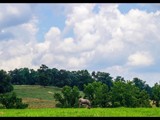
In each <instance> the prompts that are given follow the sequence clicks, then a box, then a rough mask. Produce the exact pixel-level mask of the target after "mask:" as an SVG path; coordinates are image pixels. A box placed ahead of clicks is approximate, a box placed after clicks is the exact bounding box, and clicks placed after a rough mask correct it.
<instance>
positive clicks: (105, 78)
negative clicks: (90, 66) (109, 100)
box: [92, 71, 113, 90]
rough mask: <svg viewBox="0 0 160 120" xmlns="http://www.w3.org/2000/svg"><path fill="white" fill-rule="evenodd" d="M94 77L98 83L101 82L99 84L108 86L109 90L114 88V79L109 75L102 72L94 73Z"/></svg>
mask: <svg viewBox="0 0 160 120" xmlns="http://www.w3.org/2000/svg"><path fill="white" fill-rule="evenodd" d="M92 76H93V78H94V79H96V81H99V82H102V83H104V84H106V85H107V86H108V88H109V90H110V89H111V87H112V86H113V81H112V77H111V76H110V74H109V73H105V72H100V71H98V72H97V73H95V72H92Z"/></svg>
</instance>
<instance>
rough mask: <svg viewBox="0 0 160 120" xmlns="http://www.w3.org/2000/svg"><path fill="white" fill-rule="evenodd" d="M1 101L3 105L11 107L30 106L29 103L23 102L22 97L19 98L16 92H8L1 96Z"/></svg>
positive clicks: (22, 107) (21, 107)
mask: <svg viewBox="0 0 160 120" xmlns="http://www.w3.org/2000/svg"><path fill="white" fill-rule="evenodd" d="M0 102H1V103H2V105H3V106H4V107H5V108H7V109H9V108H16V109H24V108H27V107H28V104H25V103H22V98H17V96H16V93H14V92H13V93H6V94H2V95H1V96H0Z"/></svg>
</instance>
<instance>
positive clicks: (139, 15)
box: [0, 4, 160, 83]
mask: <svg viewBox="0 0 160 120" xmlns="http://www.w3.org/2000/svg"><path fill="white" fill-rule="evenodd" d="M58 5H59V4H58ZM20 6H21V5H17V4H15V5H13V6H12V5H10V4H7V5H5V6H2V5H0V22H2V23H4V25H2V24H0V28H1V30H0V31H1V32H0V38H3V40H0V57H1V59H0V63H1V64H0V66H1V68H3V69H6V70H9V69H14V68H17V67H23V66H28V67H34V68H36V67H38V66H40V65H41V64H46V65H47V66H49V67H57V68H65V69H67V70H69V69H72V70H73V69H75V70H76V69H89V70H100V71H101V70H102V71H103V70H104V71H107V72H109V73H111V75H114V76H116V75H122V76H123V77H124V78H125V76H126V77H127V78H129V79H131V77H136V75H137V76H140V77H142V78H145V79H146V80H148V79H147V77H145V76H146V74H144V73H143V72H144V71H142V72H141V73H138V72H137V71H134V70H135V68H136V69H140V68H146V67H147V68H149V67H151V66H152V67H153V65H158V63H159V62H158V61H159V60H160V57H158V54H159V53H158V51H160V48H159V44H160V36H159V34H160V31H159V28H160V23H159V21H160V11H157V12H152V13H148V12H145V11H141V10H138V9H132V10H130V11H129V12H128V13H126V14H122V13H121V12H120V11H119V10H118V4H98V5H96V4H68V5H67V6H66V7H65V10H66V11H65V14H66V21H64V22H65V25H66V26H65V28H64V29H63V30H61V29H60V28H58V27H56V26H51V27H50V29H49V30H48V32H47V33H45V35H44V41H42V42H39V41H38V40H37V39H36V36H37V32H38V31H39V27H40V26H38V22H39V21H40V18H36V17H35V16H36V15H35V13H34V12H33V11H32V10H33V9H31V7H30V6H29V5H27V4H22V6H21V7H20ZM63 6H64V5H63ZM37 7H38V6H37ZM95 7H98V10H97V11H98V12H94V9H95ZM7 9H8V12H7V13H6V14H4V12H3V11H4V10H7ZM11 9H12V10H13V11H12V12H9V10H11ZM59 9H60V8H59ZM25 15H26V16H25ZM21 17H23V19H22V20H20V19H21ZM7 20H9V21H7ZM11 20H13V22H12V23H10V24H7V23H9V22H11ZM46 24H47V23H45V24H44V25H46ZM2 28H3V29H2ZM70 29H72V30H73V34H74V36H69V37H63V36H64V35H63V34H67V32H68V31H69V30H70ZM2 31H3V32H2ZM9 34H10V35H11V36H10V37H5V35H6V36H9ZM4 38H5V39H4ZM6 39H7V40H6ZM148 74H149V73H147V75H148ZM156 74H157V73H156ZM150 75H154V74H153V73H152V74H150ZM148 76H149V75H148ZM157 76H158V75H157ZM154 79H156V78H154ZM148 81H149V80H148ZM150 83H151V82H150Z"/></svg>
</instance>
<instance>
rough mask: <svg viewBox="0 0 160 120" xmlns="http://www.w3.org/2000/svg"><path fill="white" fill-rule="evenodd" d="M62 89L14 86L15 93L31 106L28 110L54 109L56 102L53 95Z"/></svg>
mask: <svg viewBox="0 0 160 120" xmlns="http://www.w3.org/2000/svg"><path fill="white" fill-rule="evenodd" d="M60 91H61V89H60V88H57V87H53V86H46V87H42V86H40V85H14V92H16V94H17V96H18V97H20V98H22V99H23V102H24V103H27V104H29V107H28V108H53V107H55V101H54V97H53V93H55V92H60Z"/></svg>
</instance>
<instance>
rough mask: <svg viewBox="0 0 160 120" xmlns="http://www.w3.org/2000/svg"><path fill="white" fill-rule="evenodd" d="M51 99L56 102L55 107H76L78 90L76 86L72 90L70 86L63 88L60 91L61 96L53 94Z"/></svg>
mask: <svg viewBox="0 0 160 120" xmlns="http://www.w3.org/2000/svg"><path fill="white" fill-rule="evenodd" d="M53 97H54V98H55V100H56V101H57V102H58V103H57V104H56V106H57V107H62V108H66V107H67V108H70V107H78V98H79V89H78V88H77V87H76V86H74V87H73V88H71V87H70V86H64V87H63V89H62V94H60V93H55V94H54V95H53Z"/></svg>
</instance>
